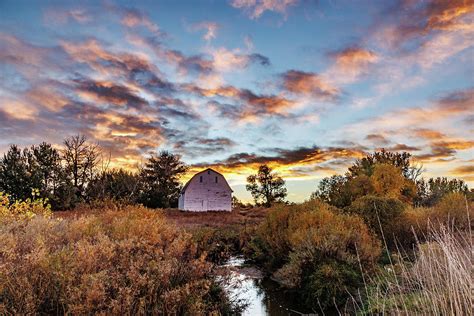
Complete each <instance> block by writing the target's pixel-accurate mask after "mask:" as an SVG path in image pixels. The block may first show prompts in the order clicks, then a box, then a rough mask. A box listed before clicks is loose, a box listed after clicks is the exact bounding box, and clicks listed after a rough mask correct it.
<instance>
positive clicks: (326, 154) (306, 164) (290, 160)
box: [192, 146, 365, 178]
mask: <svg viewBox="0 0 474 316" xmlns="http://www.w3.org/2000/svg"><path fill="white" fill-rule="evenodd" d="M267 151H268V152H270V153H271V154H272V155H260V154H255V153H247V152H241V153H236V154H233V155H230V156H229V157H228V158H226V159H224V160H218V161H215V162H214V163H212V164H210V165H209V164H196V165H193V166H192V167H193V168H196V169H199V168H202V167H206V166H211V167H213V168H216V169H217V170H221V171H223V172H226V173H231V174H248V173H249V172H253V171H254V170H256V169H257V168H258V166H259V165H261V164H267V165H269V166H271V167H272V168H275V169H277V170H278V171H279V172H281V173H282V175H283V176H286V177H295V178H299V177H312V176H314V173H315V171H322V170H325V171H328V172H333V171H334V169H333V168H332V167H331V165H332V164H336V165H339V166H340V165H344V166H347V164H349V163H351V162H353V161H354V160H355V159H356V158H361V157H363V156H364V155H365V152H363V151H360V150H358V149H352V148H341V147H326V148H320V147H318V146H311V147H296V148H294V149H286V148H270V149H267Z"/></svg>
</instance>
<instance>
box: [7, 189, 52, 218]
mask: <svg viewBox="0 0 474 316" xmlns="http://www.w3.org/2000/svg"><path fill="white" fill-rule="evenodd" d="M36 215H41V216H44V217H50V216H51V205H49V203H48V199H42V198H39V191H38V190H37V189H33V191H32V197H31V198H28V199H26V200H25V201H20V200H16V201H13V203H11V201H10V199H9V196H8V195H7V194H5V193H3V192H0V219H2V218H3V219H7V218H10V219H31V218H33V217H35V216H36Z"/></svg>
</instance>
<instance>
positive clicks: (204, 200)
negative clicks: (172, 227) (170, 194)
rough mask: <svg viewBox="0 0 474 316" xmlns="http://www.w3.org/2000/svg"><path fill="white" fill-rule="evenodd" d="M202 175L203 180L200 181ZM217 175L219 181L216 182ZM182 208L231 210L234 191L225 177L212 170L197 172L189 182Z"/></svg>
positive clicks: (191, 209)
mask: <svg viewBox="0 0 474 316" xmlns="http://www.w3.org/2000/svg"><path fill="white" fill-rule="evenodd" d="M200 177H202V182H200ZM216 177H217V183H216ZM181 197H182V198H183V197H184V198H183V200H184V203H183V204H184V206H183V207H182V208H181V209H185V210H189V211H231V210H232V191H231V190H230V188H229V186H228V185H227V183H226V181H225V179H224V177H223V176H222V175H220V174H218V173H216V172H214V171H212V170H209V173H208V171H204V172H202V173H199V174H197V176H196V177H194V178H193V179H192V180H191V182H190V183H189V184H188V187H187V188H186V191H185V193H184V196H183V195H181Z"/></svg>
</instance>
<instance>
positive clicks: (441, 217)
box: [430, 192, 472, 229]
mask: <svg viewBox="0 0 474 316" xmlns="http://www.w3.org/2000/svg"><path fill="white" fill-rule="evenodd" d="M471 212H472V209H471V208H470V207H469V203H468V202H467V199H466V196H465V195H464V194H462V193H458V192H452V193H448V194H446V195H445V196H443V197H442V198H441V200H440V201H439V202H438V204H436V205H435V206H434V208H433V210H432V212H431V214H430V221H431V222H432V223H433V224H445V225H448V226H454V227H456V228H461V229H463V228H468V227H469V217H470V216H469V215H471V216H472V214H470V213H471Z"/></svg>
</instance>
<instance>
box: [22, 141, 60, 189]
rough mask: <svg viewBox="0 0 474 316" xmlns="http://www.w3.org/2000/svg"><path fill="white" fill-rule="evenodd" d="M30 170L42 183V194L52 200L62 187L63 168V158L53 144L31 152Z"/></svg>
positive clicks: (39, 146) (41, 145) (44, 144)
mask: <svg viewBox="0 0 474 316" xmlns="http://www.w3.org/2000/svg"><path fill="white" fill-rule="evenodd" d="M29 153H30V168H31V169H32V175H33V177H34V178H35V179H37V181H38V182H39V183H40V187H38V188H37V189H39V190H40V193H41V195H42V196H43V197H48V198H51V197H52V196H54V195H55V191H56V189H57V188H58V186H59V185H60V181H61V175H62V171H63V170H62V167H61V156H60V154H59V152H58V150H56V149H55V148H53V146H52V145H51V144H48V143H45V142H43V143H41V144H39V145H38V146H32V147H31V150H30V152H29Z"/></svg>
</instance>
